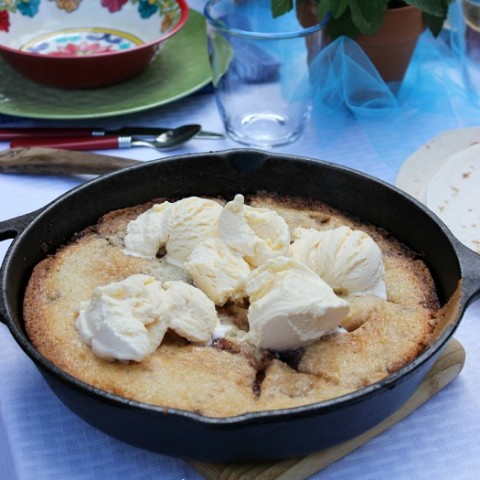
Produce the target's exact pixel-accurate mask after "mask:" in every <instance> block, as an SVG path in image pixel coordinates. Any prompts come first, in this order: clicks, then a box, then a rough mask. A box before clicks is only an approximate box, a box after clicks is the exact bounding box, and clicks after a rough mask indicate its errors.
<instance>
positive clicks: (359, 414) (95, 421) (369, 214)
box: [0, 149, 480, 462]
mask: <svg viewBox="0 0 480 480" xmlns="http://www.w3.org/2000/svg"><path fill="white" fill-rule="evenodd" d="M258 190H267V191H272V192H277V193H280V194H288V195H295V196H301V197H310V198H314V199H321V200H324V201H326V202H328V203H330V204H331V205H333V206H336V207H339V208H342V209H343V210H345V211H347V212H350V213H352V214H354V215H358V216H360V217H362V218H364V219H365V220H367V221H370V222H372V223H374V224H376V225H378V226H381V227H384V228H385V229H387V230H388V231H390V232H391V233H392V234H393V235H395V236H396V237H397V238H399V239H400V240H402V241H403V242H404V243H406V244H407V245H408V246H410V247H411V248H412V249H413V250H415V251H416V252H419V253H422V254H424V256H425V257H424V258H425V261H426V262H427V264H428V266H429V267H430V269H431V271H432V273H433V275H434V278H435V281H436V284H437V288H438V292H439V295H440V297H441V300H442V302H445V301H446V300H447V299H448V298H450V296H451V295H452V294H453V293H454V291H455V289H456V288H457V285H458V282H459V281H460V280H462V287H461V288H462V295H461V298H460V302H459V305H458V310H457V311H456V314H455V316H454V320H453V321H452V322H451V323H450V324H448V325H447V326H446V328H445V329H444V331H443V333H442V334H441V336H440V337H439V338H438V340H436V341H435V342H434V343H433V344H432V345H431V346H430V347H429V348H428V349H427V350H426V351H425V352H424V353H422V354H421V355H420V356H419V357H418V358H417V359H416V360H415V361H414V362H412V363H410V364H409V365H407V366H405V367H404V368H402V369H401V370H399V371H397V372H396V373H394V374H392V375H390V376H389V377H388V378H386V379H384V380H383V381H381V382H378V383H376V384H374V385H371V386H369V387H366V388H364V389H362V390H360V391H357V392H354V393H352V394H349V395H345V396H343V397H340V398H337V399H333V400H330V401H326V402H322V403H317V404H313V405H309V406H304V407H298V408H292V409H285V410H278V411H274V412H260V413H250V414H245V415H240V416H237V417H231V418H226V419H215V418H206V417H202V416H201V415H198V414H195V413H191V412H186V411H180V410H173V409H168V410H167V409H163V408H161V407H156V406H152V405H148V404H144V403H140V402H137V401H130V400H126V399H124V398H121V397H118V396H115V395H112V394H110V393H107V392H104V391H102V390H99V389H97V388H94V387H92V386H89V385H86V384H84V383H82V382H80V381H79V380H77V379H75V378H73V377H72V376H70V375H68V374H66V373H65V372H63V371H61V370H59V369H58V368H57V367H56V366H55V365H53V364H52V363H50V362H49V361H48V360H46V359H45V358H44V357H43V356H42V355H40V354H39V353H38V352H37V351H36V350H35V348H34V347H33V346H32V344H31V343H30V341H29V339H28V338H27V336H26V334H25V331H24V326H23V320H22V299H23V295H24V289H25V286H26V283H27V281H28V278H29V275H30V273H31V271H32V268H33V267H34V265H35V264H36V263H37V262H38V261H40V260H41V259H43V258H44V257H45V256H46V255H47V254H49V253H52V252H54V251H55V249H56V248H57V247H59V246H60V245H62V244H64V243H65V242H67V241H68V240H69V239H70V237H71V236H72V235H73V234H74V233H75V232H78V231H79V230H81V229H83V228H84V227H86V226H88V225H91V224H92V223H94V222H96V220H97V219H98V217H100V216H101V215H102V214H104V213H106V212H109V211H110V210H113V209H117V208H121V207H126V206H130V205H134V204H137V203H141V202H144V201H147V200H150V199H152V198H155V197H161V196H165V197H173V198H178V197H185V196H189V195H215V196H216V195H222V196H224V197H225V198H227V199H231V198H233V196H234V195H235V194H236V193H253V192H256V191H258ZM14 237H15V240H14V241H13V242H12V245H11V246H10V248H9V250H8V252H7V255H6V257H5V260H4V263H3V265H2V268H1V271H0V273H1V276H0V287H1V303H0V309H1V311H0V313H1V317H2V321H3V322H5V323H6V325H7V326H8V328H9V329H10V331H11V333H12V335H13V337H14V338H15V340H16V341H17V343H18V344H19V345H20V347H21V348H22V349H23V350H24V351H25V352H26V354H27V355H28V356H29V357H30V358H31V359H32V360H33V362H34V363H35V365H36V366H37V367H38V369H39V371H40V372H41V373H42V375H43V376H44V378H45V380H46V381H47V382H48V384H49V385H50V386H51V388H52V389H53V391H54V392H55V394H56V395H57V396H58V397H59V398H60V399H61V400H62V401H63V402H64V403H65V404H66V405H67V406H68V407H69V408H70V409H71V410H72V411H74V412H75V413H77V414H78V415H79V416H80V417H81V418H83V419H84V420H86V421H87V422H88V423H90V424H91V425H93V426H95V427H97V428H98V429H100V430H102V431H104V432H106V433H108V434H110V435H112V436H113V437H116V438H118V439H120V440H122V441H125V442H128V443H130V444H133V445H136V446H138V447H141V448H145V449H149V450H153V451H157V452H160V453H163V454H167V455H173V456H179V457H183V458H188V459H195V460H201V461H221V462H226V461H233V460H247V459H249V460H260V459H279V458H285V457H289V456H296V455H302V454H307V453H310V452H313V451H317V450H320V449H323V448H326V447H329V446H332V445H334V444H336V443H339V442H342V441H345V440H347V439H350V438H353V437H354V436H356V435H359V434H360V433H362V432H364V431H366V430H368V429H370V428H372V427H373V426H375V425H376V424H378V423H379V422H381V421H382V420H383V419H385V418H386V417H387V416H388V415H390V414H391V413H393V412H394V411H395V410H397V409H398V408H399V407H400V406H401V405H402V404H403V403H404V402H405V401H406V400H407V399H408V398H409V397H410V396H411V395H412V394H413V392H414V391H415V389H416V388H417V386H418V385H419V384H420V382H421V381H422V379H423V378H424V376H425V375H426V374H427V373H428V371H429V369H430V367H431V366H432V364H433V363H434V361H435V359H436V357H437V356H438V355H439V353H440V351H441V349H442V348H443V347H444V346H445V344H446V342H447V341H448V339H449V338H450V337H451V335H452V333H453V332H454V330H455V328H456V327H457V325H458V323H459V321H460V318H461V316H462V314H463V312H464V310H465V308H466V306H467V304H468V303H469V302H470V301H472V300H473V299H474V297H477V296H478V295H479V293H480V273H479V271H480V256H479V255H477V254H476V253H474V252H473V251H471V250H469V249H468V248H466V247H464V246H463V245H461V244H460V243H459V242H458V241H457V240H455V238H454V237H453V236H452V235H451V234H450V233H449V231H448V230H447V229H446V227H445V226H444V225H443V224H442V223H441V222H440V221H439V220H438V219H437V218H436V217H435V216H434V215H433V214H432V213H430V211H429V210H427V209H426V208H424V207H423V206H422V205H420V204H419V203H417V202H416V201H414V200H412V199H411V198H410V197H408V196H407V195H405V194H403V193H401V192H400V191H399V190H396V189H395V188H393V187H391V186H389V185H387V184H384V183H382V182H380V181H378V180H375V179H373V178H371V177H368V176H366V175H363V174H360V173H357V172H355V171H352V170H349V169H346V168H342V167H339V166H335V165H331V164H328V163H323V162H318V161H314V160H309V159H305V158H298V157H293V156H286V155H277V154H269V153H266V152H261V151H257V150H240V149H239V150H231V151H225V152H217V153H205V154H195V155H188V156H182V157H173V158H171V159H168V160H162V161H155V162H148V163H144V164H141V165H138V166H134V167H130V168H127V169H124V170H121V171H118V172H115V173H112V174H109V175H106V176H103V177H99V178H96V179H94V180H92V181H90V182H88V183H86V184H84V185H81V186H80V187H77V188H75V189H73V190H72V191H70V192H67V193H66V194H65V195H62V196H61V197H60V198H59V199H57V200H55V201H54V202H52V203H50V204H49V205H47V206H46V207H45V208H43V209H40V210H38V211H36V212H33V213H31V214H28V215H25V216H23V217H18V218H14V219H12V220H7V221H4V222H2V223H0V240H1V239H6V238H14ZM225 374H228V372H225Z"/></svg>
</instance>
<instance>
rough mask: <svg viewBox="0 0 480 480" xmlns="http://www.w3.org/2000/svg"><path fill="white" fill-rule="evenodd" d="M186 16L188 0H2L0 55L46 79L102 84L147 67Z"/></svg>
mask: <svg viewBox="0 0 480 480" xmlns="http://www.w3.org/2000/svg"><path fill="white" fill-rule="evenodd" d="M40 5H41V8H40ZM187 16H188V7H187V4H186V0H0V54H1V55H2V56H3V58H4V59H5V61H7V62H8V63H9V64H10V65H11V66H12V67H13V68H15V69H17V70H18V71H19V72H21V73H22V74H24V75H26V76H28V77H30V78H32V79H33V80H36V81H38V82H41V83H45V84H48V85H52V86H57V87H64V88H91V87H100V86H104V85H109V84H112V83H117V82H120V81H123V80H126V79H128V78H130V77H132V76H133V75H136V74H138V73H139V72H141V71H142V70H143V69H145V68H146V67H147V66H148V64H149V63H150V62H151V60H152V59H153V58H154V56H155V55H157V54H158V52H159V50H160V46H161V44H162V43H163V42H164V41H165V40H167V39H168V38H169V37H170V36H172V35H174V34H175V33H176V32H178V30H180V29H181V28H182V26H183V25H184V24H185V22H186V20H187Z"/></svg>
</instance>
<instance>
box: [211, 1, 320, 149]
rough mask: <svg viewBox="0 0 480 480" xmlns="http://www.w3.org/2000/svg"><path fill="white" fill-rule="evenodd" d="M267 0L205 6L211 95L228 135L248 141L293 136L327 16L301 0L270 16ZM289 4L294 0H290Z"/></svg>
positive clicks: (271, 142) (306, 109) (307, 101)
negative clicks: (210, 71) (212, 86)
mask: <svg viewBox="0 0 480 480" xmlns="http://www.w3.org/2000/svg"><path fill="white" fill-rule="evenodd" d="M272 5H273V2H272V1H271V0H210V1H208V2H207V4H206V6H205V17H206V19H207V35H208V47H209V56H210V63H211V67H212V77H213V84H214V88H215V98H216V101H217V105H218V109H219V112H220V115H221V117H222V120H223V122H224V125H225V130H226V132H227V134H228V135H229V137H231V138H232V139H234V140H235V141H237V142H240V143H242V144H245V145H248V146H253V147H276V146H280V145H284V144H288V143H291V142H294V141H295V140H297V139H298V138H299V137H300V136H301V135H302V133H303V131H304V129H305V125H306V124H307V122H308V120H309V118H310V112H311V108H312V99H313V87H314V84H315V78H311V75H310V64H311V61H312V60H313V59H314V57H315V56H316V55H317V54H318V53H319V52H320V51H321V49H322V48H323V47H324V46H325V45H326V35H325V25H326V22H327V19H320V20H319V19H318V18H317V16H316V7H315V4H314V3H313V2H309V1H305V2H302V3H301V4H300V6H299V7H298V8H297V7H296V6H294V8H292V9H291V10H289V11H288V12H286V13H283V14H282V15H274V12H273V10H272V8H273V7H272ZM294 5H295V2H294Z"/></svg>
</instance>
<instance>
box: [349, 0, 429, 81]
mask: <svg viewBox="0 0 480 480" xmlns="http://www.w3.org/2000/svg"><path fill="white" fill-rule="evenodd" d="M425 28H426V24H425V20H424V19H423V14H422V12H421V11H420V10H418V9H417V8H415V7H411V6H406V7H399V8H391V9H388V10H387V12H386V14H385V18H384V21H383V23H382V26H381V27H380V30H379V31H378V32H377V33H375V34H373V35H359V36H358V37H357V38H356V39H355V40H356V41H357V43H358V44H359V45H360V46H361V47H362V49H363V51H364V52H365V53H366V54H367V55H368V57H369V58H370V60H371V61H372V63H373V64H374V65H375V67H376V68H377V70H378V72H379V73H380V75H381V76H382V78H383V79H384V80H385V81H386V82H391V81H401V80H402V79H403V77H404V75H405V72H406V70H407V67H408V64H409V63H410V59H411V58H412V55H413V51H414V50H415V46H416V44H417V40H418V38H419V36H420V35H421V34H422V32H423V31H424V30H425Z"/></svg>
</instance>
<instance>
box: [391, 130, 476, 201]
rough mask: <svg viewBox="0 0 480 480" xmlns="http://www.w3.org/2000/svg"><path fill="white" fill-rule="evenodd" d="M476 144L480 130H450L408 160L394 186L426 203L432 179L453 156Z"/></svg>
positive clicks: (421, 148)
mask: <svg viewBox="0 0 480 480" xmlns="http://www.w3.org/2000/svg"><path fill="white" fill-rule="evenodd" d="M477 143H480V128H478V127H473V128H462V129H455V130H447V131H446V132H443V133H441V134H440V135H437V136H436V137H434V138H433V139H432V140H430V141H429V142H428V143H426V144H425V145H423V146H422V147H420V148H419V149H418V150H417V151H416V152H414V153H413V154H412V155H411V156H410V157H408V158H407V159H406V160H405V162H404V163H403V165H402V167H401V168H400V171H399V173H398V176H397V180H396V182H395V183H396V185H397V187H399V188H401V189H402V190H404V191H405V192H407V193H409V194H410V195H412V196H414V197H415V198H416V199H417V200H420V201H421V202H423V203H426V193H427V187H428V184H429V182H430V180H431V179H432V177H433V176H434V175H435V174H436V173H437V172H438V170H439V169H440V168H441V167H442V166H443V165H444V163H445V162H447V161H448V160H449V158H450V157H451V156H452V155H454V154H456V153H458V152H460V151H462V150H464V149H466V148H468V147H470V146H472V145H475V144H477Z"/></svg>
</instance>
